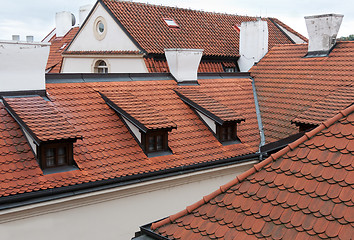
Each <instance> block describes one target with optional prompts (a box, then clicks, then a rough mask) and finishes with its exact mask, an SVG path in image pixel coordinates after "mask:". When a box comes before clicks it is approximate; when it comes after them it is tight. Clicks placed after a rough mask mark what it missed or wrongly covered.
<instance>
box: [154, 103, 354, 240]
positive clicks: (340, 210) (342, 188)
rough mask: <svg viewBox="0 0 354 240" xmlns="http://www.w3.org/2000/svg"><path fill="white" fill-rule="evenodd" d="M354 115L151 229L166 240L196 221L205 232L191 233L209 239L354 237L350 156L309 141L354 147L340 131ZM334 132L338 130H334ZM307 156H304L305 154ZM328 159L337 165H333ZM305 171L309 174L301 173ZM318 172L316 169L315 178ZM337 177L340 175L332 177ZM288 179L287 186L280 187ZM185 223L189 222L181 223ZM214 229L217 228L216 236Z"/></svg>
mask: <svg viewBox="0 0 354 240" xmlns="http://www.w3.org/2000/svg"><path fill="white" fill-rule="evenodd" d="M353 116H354V105H353V106H351V107H348V108H346V109H345V110H344V111H342V112H341V113H339V114H337V115H335V116H334V117H333V118H331V119H329V120H327V121H326V122H324V123H323V124H321V125H320V126H319V127H317V128H315V129H314V130H312V131H311V132H310V133H309V135H311V137H307V136H306V135H305V136H303V137H301V138H300V139H299V140H297V143H295V144H293V147H292V148H290V146H287V147H286V148H285V150H282V151H281V152H282V153H281V154H275V155H272V156H273V157H269V158H268V159H266V160H264V161H263V162H261V163H259V164H257V165H260V166H262V167H258V166H257V165H255V166H254V168H253V169H251V170H248V171H247V172H246V173H245V174H244V175H245V176H243V177H241V179H243V180H240V179H239V178H236V179H234V180H233V181H231V182H230V183H228V184H226V185H225V186H228V187H229V188H227V187H222V189H224V190H223V191H221V190H218V191H216V192H214V193H212V194H211V195H210V196H206V197H204V198H203V201H202V202H201V201H200V202H198V204H195V205H193V206H194V208H195V209H194V211H193V209H189V211H188V212H186V211H182V212H181V214H180V215H181V217H180V218H178V219H171V218H166V219H167V221H166V219H165V220H163V221H160V222H155V223H153V224H152V225H151V230H152V231H154V232H155V233H156V234H159V235H161V236H163V237H167V238H168V239H175V238H178V237H179V236H182V237H181V238H178V239H182V240H183V239H187V238H183V236H184V233H185V232H190V231H191V228H190V223H191V222H193V223H194V226H196V227H197V228H198V227H199V226H200V225H198V222H203V224H206V225H207V226H208V228H198V229H193V232H194V233H198V234H199V235H198V236H208V237H209V238H210V239H213V238H215V239H229V238H227V237H226V236H227V235H228V234H231V233H230V232H232V233H233V235H232V236H238V234H241V235H240V236H244V234H247V236H248V238H249V239H251V238H256V239H259V238H267V239H312V238H320V239H322V238H324V239H328V238H331V239H332V238H342V237H343V238H344V239H350V237H351V236H353V235H354V228H353V223H354V218H353V217H352V216H353V215H354V214H353V205H354V203H353V198H352V197H351V196H352V195H353V194H352V192H353V184H354V182H353V181H352V180H346V179H347V177H346V176H353V174H352V173H353V171H354V168H353V166H351V165H347V166H344V165H346V162H347V160H346V159H351V160H350V161H351V162H353V159H354V151H353V150H351V151H348V150H347V152H346V153H341V152H339V151H338V150H337V151H336V153H335V154H332V152H331V151H330V149H328V148H326V147H325V146H326V144H325V143H326V140H325V141H324V144H323V145H322V146H323V148H321V150H319V148H317V147H316V146H314V142H316V139H317V138H319V137H322V136H325V138H326V139H331V138H332V137H335V138H336V139H337V142H340V141H342V140H345V141H346V140H349V141H350V142H353V141H354V138H353V133H352V134H350V135H346V131H344V129H345V128H346V127H347V126H351V127H353V126H354V118H353ZM324 126H327V127H324ZM340 126H342V127H340ZM338 128H341V130H340V131H338V130H336V129H338ZM334 132H336V134H334ZM324 133H326V134H324ZM308 142H312V144H311V145H309V144H307V143H308ZM311 147H313V148H311ZM306 149H309V150H306ZM308 151H309V154H304V153H305V152H308ZM312 151H316V152H317V153H318V154H317V158H312V159H309V158H308V156H310V153H311V152H312ZM294 152H295V154H292V153H294ZM322 153H328V154H331V156H330V157H329V158H328V154H322ZM322 158H325V159H326V161H322ZM333 158H336V159H338V161H333ZM329 161H331V163H329ZM343 161H344V162H345V163H344V165H343ZM283 163H287V164H286V165H287V166H288V167H285V168H284V169H282V168H281V166H282V165H283ZM298 163H301V164H298ZM308 168H310V169H311V171H308V170H304V169H308ZM318 168H320V169H321V170H320V171H318V173H316V174H314V172H315V171H316V170H317V169H318ZM255 169H256V170H257V171H256V172H255ZM337 173H338V174H339V175H344V176H343V177H335V175H337ZM288 179H290V181H288V183H287V186H286V188H283V187H282V186H284V184H285V182H287V180H288ZM254 193H255V195H254ZM230 203H232V204H231V205H230ZM226 217H227V222H228V223H227V228H228V232H226V231H225V232H224V230H225V229H226V228H224V227H222V226H224V225H223V224H224V219H225V218H226ZM186 218H188V222H185V221H184V220H183V219H186ZM191 218H192V219H191ZM231 219H232V221H231ZM195 221H197V222H195ZM177 222H178V225H179V226H180V229H179V233H178V234H179V236H176V235H175V233H173V231H169V235H168V236H167V235H166V234H165V233H164V231H168V229H169V228H172V229H173V228H174V225H176V224H177ZM160 229H164V231H160ZM208 229H209V230H208ZM215 229H216V230H215ZM218 229H221V230H220V232H218ZM214 231H216V232H214ZM183 232H184V233H183ZM235 232H236V233H235ZM216 233H217V234H216ZM216 235H217V236H216ZM228 236H229V235H228ZM248 238H247V237H246V239H248Z"/></svg>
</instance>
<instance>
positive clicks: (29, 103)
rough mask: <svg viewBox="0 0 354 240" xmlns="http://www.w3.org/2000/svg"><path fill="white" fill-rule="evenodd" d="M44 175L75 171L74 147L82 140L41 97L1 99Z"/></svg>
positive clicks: (63, 117)
mask: <svg viewBox="0 0 354 240" xmlns="http://www.w3.org/2000/svg"><path fill="white" fill-rule="evenodd" d="M3 102H4V105H5V107H6V109H7V110H8V111H9V112H10V114H11V115H12V116H13V117H14V119H15V120H16V122H17V123H18V124H19V125H20V127H21V129H22V131H23V133H24V135H25V137H26V138H27V141H28V143H29V145H30V147H31V149H32V151H33V153H34V154H35V156H36V159H37V161H38V164H39V166H40V167H41V169H42V171H43V173H44V174H50V173H55V172H62V171H71V170H76V169H78V168H77V166H76V163H75V161H74V156H73V145H74V143H75V142H76V141H77V139H81V138H82V137H81V136H80V135H79V134H78V133H77V131H76V129H75V128H74V127H73V126H72V125H71V124H70V123H69V122H68V121H67V119H66V117H65V116H64V115H63V113H61V112H59V111H58V110H57V108H56V107H55V105H54V104H53V103H50V102H49V101H48V99H47V98H46V99H45V98H43V97H41V96H27V97H26V96H23V97H4V98H3Z"/></svg>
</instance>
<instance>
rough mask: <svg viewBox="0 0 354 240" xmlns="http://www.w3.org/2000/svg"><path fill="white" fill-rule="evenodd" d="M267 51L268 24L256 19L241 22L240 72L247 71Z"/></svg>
mask: <svg viewBox="0 0 354 240" xmlns="http://www.w3.org/2000/svg"><path fill="white" fill-rule="evenodd" d="M267 52H268V24H267V22H266V21H261V20H260V19H258V20H257V21H253V22H243V23H241V31H240V58H239V60H238V64H239V68H240V71H241V72H247V71H248V70H250V68H251V67H252V66H253V65H254V64H255V63H257V62H258V61H259V60H261V59H262V57H263V56H264V55H266V53H267Z"/></svg>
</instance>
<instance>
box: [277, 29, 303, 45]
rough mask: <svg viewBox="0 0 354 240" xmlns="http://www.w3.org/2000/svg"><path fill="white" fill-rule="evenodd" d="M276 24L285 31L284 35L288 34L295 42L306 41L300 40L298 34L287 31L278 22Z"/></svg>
mask: <svg viewBox="0 0 354 240" xmlns="http://www.w3.org/2000/svg"><path fill="white" fill-rule="evenodd" d="M277 26H278V27H279V28H280V29H281V30H282V31H283V32H285V33H286V35H288V36H289V37H290V38H291V39H292V40H293V41H294V42H295V43H296V44H300V43H306V42H305V41H304V40H302V39H301V38H299V36H297V35H295V34H294V33H292V32H290V31H288V30H287V29H286V28H283V27H282V26H280V25H279V24H277Z"/></svg>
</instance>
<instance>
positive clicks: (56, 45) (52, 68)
mask: <svg viewBox="0 0 354 240" xmlns="http://www.w3.org/2000/svg"><path fill="white" fill-rule="evenodd" d="M78 31H79V27H74V28H72V29H71V30H70V31H69V32H68V33H67V34H66V35H65V36H64V37H56V35H54V36H53V37H52V39H50V40H49V42H50V43H51V46H50V51H49V57H48V61H47V66H46V68H45V69H46V70H47V71H48V72H49V73H60V70H61V65H62V63H63V57H62V55H61V54H62V52H63V51H64V50H65V49H66V47H67V46H68V45H69V43H70V42H71V40H73V38H74V37H75V35H76V33H77V32H78Z"/></svg>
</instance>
